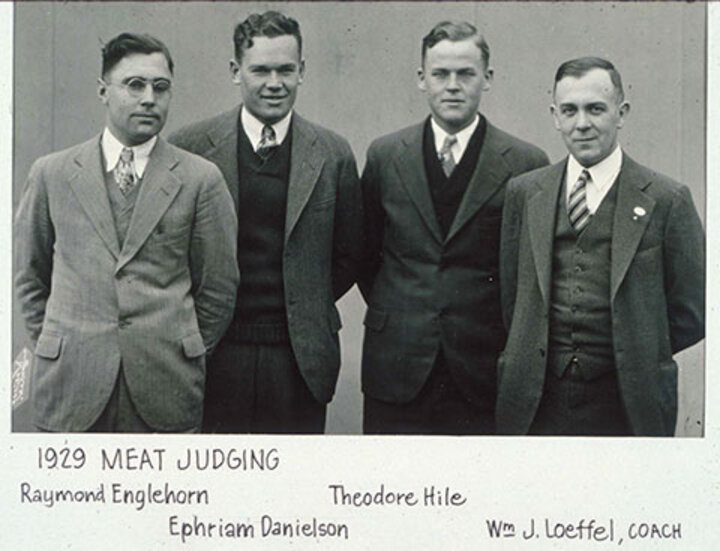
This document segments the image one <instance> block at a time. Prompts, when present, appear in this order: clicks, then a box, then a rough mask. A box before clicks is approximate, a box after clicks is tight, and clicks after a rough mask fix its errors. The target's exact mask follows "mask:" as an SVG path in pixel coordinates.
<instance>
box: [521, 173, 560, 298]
mask: <svg viewBox="0 0 720 551" xmlns="http://www.w3.org/2000/svg"><path fill="white" fill-rule="evenodd" d="M565 165H566V161H561V162H559V163H557V164H555V165H553V166H552V167H551V168H550V170H549V171H548V172H547V173H546V176H545V178H543V179H542V180H539V181H538V182H537V185H538V186H539V187H540V188H541V189H540V191H539V192H538V193H536V194H535V195H533V197H532V198H531V199H530V200H529V201H528V233H529V235H530V246H531V249H532V254H533V260H534V262H533V263H534V264H535V270H536V271H537V278H538V284H539V286H540V292H541V294H542V297H543V301H544V303H545V306H547V305H548V304H550V277H551V275H552V250H553V241H554V240H555V218H556V216H557V215H558V212H557V211H558V195H559V193H560V190H561V188H562V182H563V177H564V174H565Z"/></svg>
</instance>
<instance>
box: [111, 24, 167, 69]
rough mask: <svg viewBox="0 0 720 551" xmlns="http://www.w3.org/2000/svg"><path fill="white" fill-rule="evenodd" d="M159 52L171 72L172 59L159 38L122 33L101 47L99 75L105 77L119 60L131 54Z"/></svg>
mask: <svg viewBox="0 0 720 551" xmlns="http://www.w3.org/2000/svg"><path fill="white" fill-rule="evenodd" d="M154 53H161V54H163V55H164V56H165V59H167V63H168V69H170V74H172V73H173V67H174V65H173V60H172V56H171V55H170V50H168V48H167V46H165V44H163V43H162V42H161V41H160V40H158V39H157V38H155V37H154V36H150V35H149V34H135V33H122V34H119V35H117V36H116V37H115V38H113V39H111V40H110V41H108V43H107V44H105V45H104V46H103V47H102V69H101V71H102V72H101V73H100V74H101V76H103V77H105V76H106V75H107V74H108V73H109V72H110V71H111V70H112V68H113V67H115V65H117V64H118V63H120V60H121V59H122V58H124V57H126V56H128V55H131V54H154Z"/></svg>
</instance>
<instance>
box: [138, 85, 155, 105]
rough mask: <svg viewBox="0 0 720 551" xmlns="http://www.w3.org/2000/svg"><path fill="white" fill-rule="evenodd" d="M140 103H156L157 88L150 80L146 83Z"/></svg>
mask: <svg viewBox="0 0 720 551" xmlns="http://www.w3.org/2000/svg"><path fill="white" fill-rule="evenodd" d="M140 103H141V104H142V105H154V104H155V88H153V86H152V84H150V83H149V82H148V83H147V84H146V85H145V90H143V93H142V96H140Z"/></svg>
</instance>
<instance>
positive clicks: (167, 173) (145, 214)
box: [115, 138, 182, 273]
mask: <svg viewBox="0 0 720 551" xmlns="http://www.w3.org/2000/svg"><path fill="white" fill-rule="evenodd" d="M178 162H179V161H178V160H177V159H176V158H175V156H174V155H173V154H172V152H171V151H170V149H169V148H168V146H167V144H166V143H165V141H164V140H163V139H162V138H158V141H157V143H156V144H155V148H154V149H153V151H152V153H151V155H150V161H149V162H148V165H147V167H146V169H145V174H144V175H143V182H142V185H141V186H140V191H139V193H138V196H137V200H136V202H135V208H134V209H133V214H132V219H131V220H130V227H129V228H128V232H127V236H126V238H125V243H124V245H123V248H122V251H120V258H119V260H118V263H117V266H116V268H115V272H116V273H117V272H118V271H120V269H122V267H123V266H125V265H126V264H127V263H128V262H129V261H130V260H131V259H132V258H133V257H134V256H135V254H136V253H137V252H138V250H139V249H140V247H142V245H143V244H144V243H145V241H146V240H147V238H148V236H149V235H150V233H151V232H152V231H153V229H154V228H155V226H157V223H158V222H159V221H160V219H161V218H162V217H163V215H164V214H165V211H166V210H167V209H168V207H169V206H170V203H172V200H173V199H174V198H175V196H176V195H177V193H178V192H179V191H180V186H181V185H182V184H181V182H180V180H178V178H177V177H176V176H175V174H173V172H172V170H173V168H175V166H176V165H177V164H178Z"/></svg>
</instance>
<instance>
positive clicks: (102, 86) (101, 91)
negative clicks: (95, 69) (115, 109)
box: [97, 78, 108, 105]
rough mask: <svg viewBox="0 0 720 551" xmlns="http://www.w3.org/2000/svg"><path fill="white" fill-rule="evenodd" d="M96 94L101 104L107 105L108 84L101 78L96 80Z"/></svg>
mask: <svg viewBox="0 0 720 551" xmlns="http://www.w3.org/2000/svg"><path fill="white" fill-rule="evenodd" d="M97 81H98V87H97V95H98V98H100V101H101V102H102V104H103V105H107V102H108V85H107V84H106V83H105V81H104V80H103V79H101V78H99V79H98V80H97Z"/></svg>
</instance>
